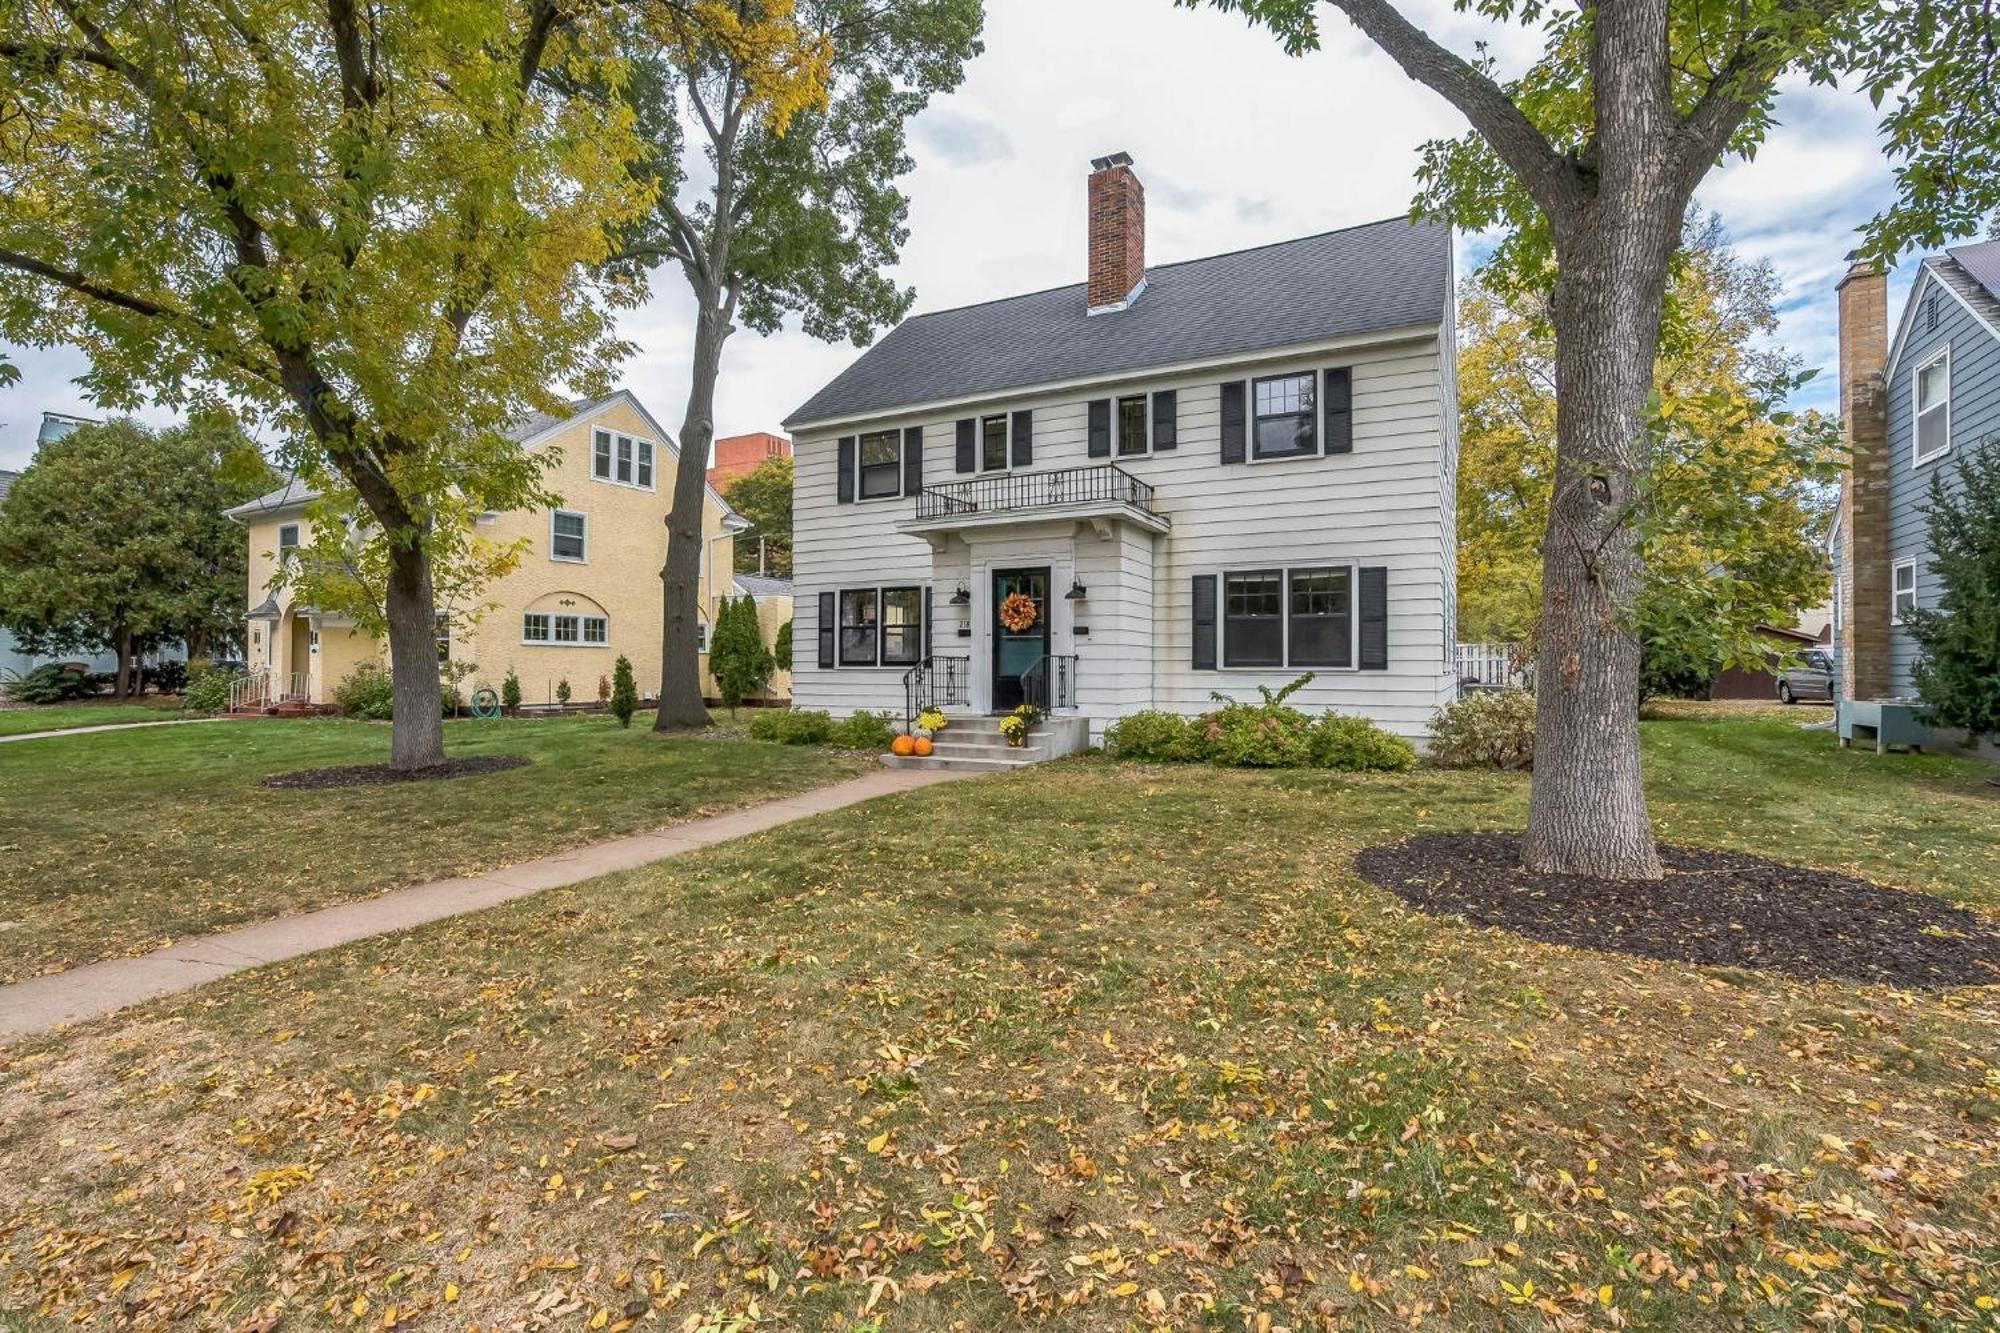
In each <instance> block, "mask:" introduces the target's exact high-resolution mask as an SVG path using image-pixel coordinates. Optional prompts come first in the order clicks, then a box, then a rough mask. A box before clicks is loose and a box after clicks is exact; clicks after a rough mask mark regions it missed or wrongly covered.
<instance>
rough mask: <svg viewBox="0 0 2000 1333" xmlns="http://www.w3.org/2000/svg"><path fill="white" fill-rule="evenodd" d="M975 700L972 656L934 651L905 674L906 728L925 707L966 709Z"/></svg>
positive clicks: (904, 718)
mask: <svg viewBox="0 0 2000 1333" xmlns="http://www.w3.org/2000/svg"><path fill="white" fill-rule="evenodd" d="M971 702H972V659H971V658H970V657H965V656H956V657H951V656H944V655H941V654H937V653H933V654H932V655H931V656H929V657H926V658H925V659H924V660H923V661H921V662H919V663H917V664H916V665H915V666H913V667H911V668H910V669H909V670H908V671H905V672H904V673H903V730H904V731H910V730H912V729H913V728H915V726H916V725H917V714H919V713H921V712H923V711H924V710H925V709H926V708H954V707H956V708H964V707H967V706H968V705H970V704H971Z"/></svg>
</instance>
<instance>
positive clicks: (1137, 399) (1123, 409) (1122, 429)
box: [1118, 393, 1146, 458]
mask: <svg viewBox="0 0 2000 1333" xmlns="http://www.w3.org/2000/svg"><path fill="white" fill-rule="evenodd" d="M1145 452H1146V395H1145V394H1143V393H1137V394H1133V395H1132V396H1131V397H1129V398H1120V399H1119V400H1118V456H1119V457H1120V458H1124V457H1126V456H1128V455H1131V454H1143V453H1145Z"/></svg>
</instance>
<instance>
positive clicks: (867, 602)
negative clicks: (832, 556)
mask: <svg viewBox="0 0 2000 1333" xmlns="http://www.w3.org/2000/svg"><path fill="white" fill-rule="evenodd" d="M879 605H880V604H879V602H878V600H877V593H876V590H875V589H874V588H847V589H844V590H842V592H841V594H840V664H841V665H842V666H874V665H875V662H876V657H877V655H878V652H879V648H880V645H879V641H878V633H877V632H878V631H879V630H880V628H881V619H880V616H879V615H878V609H879Z"/></svg>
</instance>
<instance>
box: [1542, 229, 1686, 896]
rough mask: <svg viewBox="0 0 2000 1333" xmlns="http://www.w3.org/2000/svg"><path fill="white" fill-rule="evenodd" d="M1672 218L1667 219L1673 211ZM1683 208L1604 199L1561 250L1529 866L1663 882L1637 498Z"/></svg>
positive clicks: (1554, 302)
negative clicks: (1644, 745) (1639, 629)
mask: <svg viewBox="0 0 2000 1333" xmlns="http://www.w3.org/2000/svg"><path fill="white" fill-rule="evenodd" d="M1662 219H1665V222H1663V221H1662ZM1678 222H1679V213H1678V211H1675V210H1674V209H1673V205H1671V204H1666V205H1664V206H1663V205H1661V204H1660V203H1659V202H1658V201H1651V202H1650V203H1649V206H1647V207H1645V208H1643V209H1639V208H1626V209H1618V208H1615V207H1604V208H1601V209H1600V210H1599V211H1598V216H1597V217H1595V218H1594V219H1592V225H1590V226H1588V227H1586V228H1584V229H1582V231H1581V233H1580V234H1579V235H1577V236H1575V237H1573V238H1572V241H1571V243H1570V244H1568V245H1565V246H1563V254H1562V257H1561V264H1562V268H1561V274H1560V276H1559V277H1558V279H1557V282H1556V288H1555V296H1554V301H1553V303H1552V306H1553V314H1554V321H1555V327H1556V482H1555V492H1554V494H1553V495H1552V496H1551V497H1550V502H1549V521H1548V529H1547V532H1546V534H1545V536H1544V539H1543V545H1542V615H1541V622H1540V627H1539V645H1538V650H1537V656H1536V667H1535V698H1536V726H1535V781H1534V791H1533V796H1532V798H1531V802H1530V812H1529V819H1528V834H1527V838H1526V841H1525V843H1524V844H1523V852H1522V859H1523V862H1524V863H1525V865H1526V866H1527V868H1528V869H1530V870H1534V871H1555V872H1565V873H1572V874H1589V875H1601V876H1606V877H1609V878H1615V879H1633V880H1653V879H1658V878H1659V877H1660V873H1661V872H1660V858H1659V852H1658V850H1657V849H1656V847H1655V846H1654V842H1653V826H1652V821H1651V820H1650V818H1649V817H1648V816H1647V812H1646V789H1645V786H1644V784H1643V782H1642V780H1641V773H1640V766H1639V717H1638V707H1637V704H1638V698H1639V639H1638V635H1637V633H1636V632H1635V630H1634V629H1633V626H1632V620H1631V613H1632V609H1633V606H1634V603H1635V600H1636V598H1637V596H1638V593H1639V587H1640V582H1641V579H1642V577H1643V575H1644V559H1643V556H1642V553H1641V551H1640V545H1639V533H1638V532H1637V530H1636V527H1635V521H1634V520H1635V518H1636V515H1635V512H1634V506H1635V503H1636V502H1637V500H1638V499H1639V489H1640V474H1641V472H1642V469H1643V468H1644V465H1645V461H1646V458H1645V455H1646V451H1647V442H1646V441H1647V434H1646V422H1645V412H1646V402H1647V397H1648V394H1649V392H1650V390H1651V388H1652V384H1653V361H1654V356H1655V354H1656V353H1657V351H1658V347H1659V337H1660V315H1661V308H1662V304H1663V290H1664V285H1665V279H1666V268H1667V263H1668V260H1669V258H1670V256H1671V255H1672V253H1673V246H1674V239H1673V237H1674V236H1675V235H1677V224H1678Z"/></svg>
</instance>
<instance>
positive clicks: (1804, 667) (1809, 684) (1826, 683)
mask: <svg viewBox="0 0 2000 1333" xmlns="http://www.w3.org/2000/svg"><path fill="white" fill-rule="evenodd" d="M1833 679H1834V654H1833V650H1832V649H1831V648H1808V649H1807V650H1806V655H1805V656H1804V657H1803V658H1802V659H1800V662H1799V665H1797V666H1794V667H1787V668H1786V669H1785V670H1784V671H1783V672H1781V673H1780V674H1779V676H1778V698H1779V700H1781V701H1782V702H1784V703H1788V704H1795V703H1798V702H1799V701H1800V700H1802V699H1815V700H1820V699H1823V700H1825V701H1826V702H1827V703H1832V702H1833V689H1834V685H1833Z"/></svg>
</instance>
